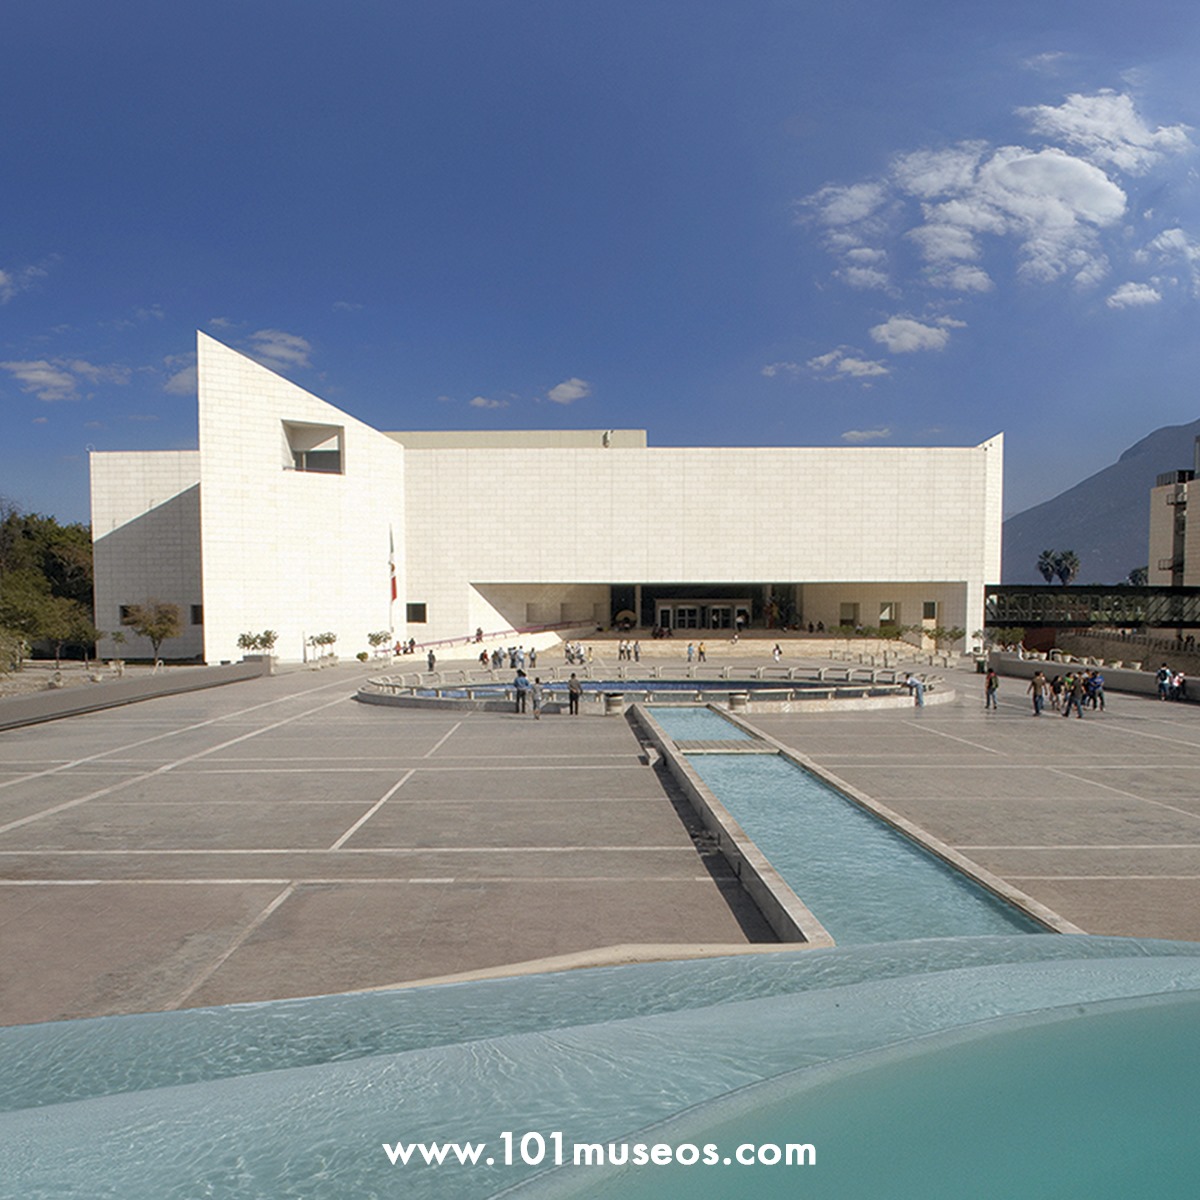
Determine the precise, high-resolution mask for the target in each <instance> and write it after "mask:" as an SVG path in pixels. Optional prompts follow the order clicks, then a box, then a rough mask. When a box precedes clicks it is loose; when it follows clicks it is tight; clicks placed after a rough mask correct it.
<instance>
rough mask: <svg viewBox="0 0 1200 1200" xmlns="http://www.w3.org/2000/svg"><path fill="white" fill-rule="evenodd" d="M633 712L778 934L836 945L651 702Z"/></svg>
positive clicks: (814, 943)
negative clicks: (664, 725)
mask: <svg viewBox="0 0 1200 1200" xmlns="http://www.w3.org/2000/svg"><path fill="white" fill-rule="evenodd" d="M629 712H630V715H631V716H633V718H634V720H635V721H636V722H637V724H638V725H639V727H640V728H641V730H642V732H643V733H644V734H645V735H646V737H647V738H649V740H650V742H651V743H652V744H653V745H654V747H655V748H656V749H657V750H658V752H659V753H660V754H661V755H662V758H663V761H664V762H665V763H666V764H667V769H668V770H669V771H670V772H671V776H672V778H673V779H674V780H675V782H676V783H678V784H679V786H680V788H681V789H682V790H683V793H684V795H685V796H687V799H688V802H689V803H690V804H691V806H692V808H693V810H694V811H695V813H696V815H697V816H698V817H699V818H700V821H701V823H702V824H703V825H704V827H705V829H707V830H708V831H709V832H710V833H711V834H713V835H714V836H715V838H716V839H717V848H718V849H719V850H720V851H721V854H722V855H723V857H724V858H725V861H726V862H727V863H728V864H729V866H730V869H731V870H732V871H733V873H734V874H735V875H736V876H737V878H738V881H739V882H740V883H741V885H742V887H743V888H744V889H745V891H746V894H747V895H748V896H749V897H750V898H751V899H752V900H753V901H754V903H755V904H756V905H757V906H758V909H759V911H760V912H761V913H762V915H763V918H764V919H765V920H766V922H767V924H768V925H769V926H770V927H771V930H772V932H774V934H775V936H776V937H777V938H779V940H780V941H781V942H786V943H793V944H794V943H801V944H803V945H807V946H813V947H818V946H824V947H828V946H832V945H834V940H833V937H832V935H831V934H830V933H829V931H828V930H827V929H826V928H825V926H824V925H822V924H821V922H820V921H818V920H817V918H816V917H815V916H814V915H813V913H812V911H811V910H810V909H809V908H808V906H807V905H806V904H805V903H804V902H803V901H802V900H801V899H800V897H799V896H797V895H796V893H795V892H794V891H793V890H792V888H791V887H790V886H789V885H788V884H787V883H786V882H785V880H784V879H783V877H782V876H781V875H780V874H779V872H778V871H776V870H775V868H774V867H773V866H772V865H771V863H770V861H769V860H768V858H767V856H766V855H765V854H763V852H762V851H761V850H760V849H759V848H758V845H757V844H756V843H755V842H754V841H752V840H751V838H750V837H748V836H747V834H746V832H745V830H743V829H742V827H741V826H740V825H739V824H738V823H737V821H735V820H734V818H733V816H732V814H731V813H730V812H729V811H728V810H727V809H726V808H725V806H724V805H723V804H722V803H721V802H720V800H718V799H717V797H716V796H715V795H713V793H712V792H711V791H710V790H709V788H708V786H707V785H706V784H705V783H704V782H703V781H702V780H701V778H700V777H699V775H697V774H696V772H695V771H694V770H693V769H692V766H691V764H690V763H689V762H688V761H687V758H686V756H685V755H684V754H682V753H681V752H680V751H679V749H678V748H677V747H676V745H675V742H674V741H673V740H672V739H671V738H670V737H668V736H667V734H666V733H665V732H664V731H663V729H662V728H661V726H660V725H659V724H658V722H657V721H655V719H654V718H653V716H651V715H650V713H649V712H648V711H647V710H646V708H645V706H644V705H642V704H634V705H632V706H631V708H630V709H629Z"/></svg>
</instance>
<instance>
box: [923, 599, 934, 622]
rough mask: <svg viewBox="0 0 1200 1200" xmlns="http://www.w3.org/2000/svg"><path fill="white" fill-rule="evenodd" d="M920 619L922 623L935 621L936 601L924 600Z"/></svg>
mask: <svg viewBox="0 0 1200 1200" xmlns="http://www.w3.org/2000/svg"><path fill="white" fill-rule="evenodd" d="M921 619H922V620H924V621H936V620H937V601H936V600H926V601H925V603H924V604H922V605H921Z"/></svg>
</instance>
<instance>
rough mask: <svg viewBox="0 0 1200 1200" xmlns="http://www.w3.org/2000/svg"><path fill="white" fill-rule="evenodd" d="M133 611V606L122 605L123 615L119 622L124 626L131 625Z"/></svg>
mask: <svg viewBox="0 0 1200 1200" xmlns="http://www.w3.org/2000/svg"><path fill="white" fill-rule="evenodd" d="M132 611H133V605H132V604H122V605H121V610H120V613H121V615H120V616H119V617H118V620H119V621H120V622H121V624H122V625H128V624H129V622H130V620H131V619H132V617H131V614H132Z"/></svg>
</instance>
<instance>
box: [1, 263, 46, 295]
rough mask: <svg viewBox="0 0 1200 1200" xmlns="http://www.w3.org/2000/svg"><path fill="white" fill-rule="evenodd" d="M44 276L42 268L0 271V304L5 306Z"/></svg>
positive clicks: (19, 268) (18, 268)
mask: <svg viewBox="0 0 1200 1200" xmlns="http://www.w3.org/2000/svg"><path fill="white" fill-rule="evenodd" d="M45 274H46V272H45V270H44V269H43V268H42V267H17V268H16V269H12V268H9V269H7V270H4V269H0V304H7V303H8V302H9V301H10V300H11V299H12V298H13V297H14V296H16V295H18V294H19V293H21V292H24V291H27V290H28V289H29V288H31V287H33V285H34V284H35V283H36V282H37V281H38V280H39V279H41V278H42V277H43V276H44V275H45Z"/></svg>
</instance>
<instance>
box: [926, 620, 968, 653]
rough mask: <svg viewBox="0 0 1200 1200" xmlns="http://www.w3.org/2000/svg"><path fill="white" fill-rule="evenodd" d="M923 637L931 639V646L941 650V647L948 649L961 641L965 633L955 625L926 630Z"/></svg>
mask: <svg viewBox="0 0 1200 1200" xmlns="http://www.w3.org/2000/svg"><path fill="white" fill-rule="evenodd" d="M925 635H926V636H927V637H931V638H933V644H934V645H935V646H936V647H937V648H938V649H939V650H941V649H942V648H943V647H950V646H953V645H954V643H955V642H957V641H961V640H962V639H963V638H964V637H966V636H967V631H966V630H965V629H959V627H958V626H957V625H950V626H946V625H938V626H935V627H934V628H933V629H926V630H925Z"/></svg>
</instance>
